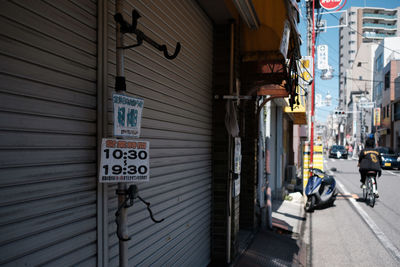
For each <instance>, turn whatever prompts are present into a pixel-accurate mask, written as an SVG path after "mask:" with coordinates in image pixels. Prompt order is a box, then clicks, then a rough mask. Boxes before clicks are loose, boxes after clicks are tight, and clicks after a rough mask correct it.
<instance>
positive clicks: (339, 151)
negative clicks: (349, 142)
mask: <svg viewBox="0 0 400 267" xmlns="http://www.w3.org/2000/svg"><path fill="white" fill-rule="evenodd" d="M347 157H348V153H347V149H346V148H345V147H344V146H340V145H333V146H331V148H330V149H329V158H336V159H340V158H343V159H347Z"/></svg>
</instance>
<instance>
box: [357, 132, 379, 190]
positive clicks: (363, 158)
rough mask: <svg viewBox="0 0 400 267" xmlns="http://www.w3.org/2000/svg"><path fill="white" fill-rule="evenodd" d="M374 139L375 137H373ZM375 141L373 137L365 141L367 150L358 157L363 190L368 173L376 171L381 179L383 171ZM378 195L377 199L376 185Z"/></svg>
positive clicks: (362, 151)
mask: <svg viewBox="0 0 400 267" xmlns="http://www.w3.org/2000/svg"><path fill="white" fill-rule="evenodd" d="M372 137H373V135H372ZM374 147H375V140H374V139H373V138H371V135H370V136H369V138H368V139H367V140H366V141H365V148H364V149H363V150H361V152H360V154H359V156H358V165H357V166H358V167H360V169H359V171H360V174H361V179H360V182H361V188H363V187H364V186H365V185H364V184H365V179H366V177H367V173H368V171H376V172H377V173H378V175H379V177H380V176H381V174H382V171H381V163H382V159H381V155H380V154H379V151H378V150H376V149H375V148H374ZM375 184H376V193H375V197H376V198H378V197H379V194H378V184H377V183H376V181H375Z"/></svg>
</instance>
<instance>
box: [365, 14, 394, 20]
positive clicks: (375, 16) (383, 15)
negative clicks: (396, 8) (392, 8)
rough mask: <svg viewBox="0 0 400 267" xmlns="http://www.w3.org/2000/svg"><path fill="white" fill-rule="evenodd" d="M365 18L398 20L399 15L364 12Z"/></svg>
mask: <svg viewBox="0 0 400 267" xmlns="http://www.w3.org/2000/svg"><path fill="white" fill-rule="evenodd" d="M363 18H371V19H386V20H396V19H397V16H396V15H385V14H375V13H364V14H363Z"/></svg>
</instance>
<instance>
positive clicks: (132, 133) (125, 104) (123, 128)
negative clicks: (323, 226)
mask: <svg viewBox="0 0 400 267" xmlns="http://www.w3.org/2000/svg"><path fill="white" fill-rule="evenodd" d="M112 98H113V106H114V136H129V137H140V126H141V121H142V110H143V104H144V101H143V99H141V98H135V97H130V96H126V95H119V94H113V97H112Z"/></svg>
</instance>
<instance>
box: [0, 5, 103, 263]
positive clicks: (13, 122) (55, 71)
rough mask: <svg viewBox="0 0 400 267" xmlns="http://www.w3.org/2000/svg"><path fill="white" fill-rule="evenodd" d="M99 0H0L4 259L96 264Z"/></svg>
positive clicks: (0, 234) (0, 231)
mask: <svg viewBox="0 0 400 267" xmlns="http://www.w3.org/2000/svg"><path fill="white" fill-rule="evenodd" d="M96 10H97V7H96V3H95V2H94V1H89V0H88V1H81V0H79V1H78V0H76V1H74V0H71V1H51V0H49V1H23V0H15V1H0V25H1V31H0V81H1V82H0V265H1V266H38V265H41V266H44V265H51V266H67V265H75V266H76V265H83V266H96V264H97V263H96V256H97V255H96V253H97V248H96V245H97V232H96V231H97V223H96V187H97V178H96V64H97V63H96V57H97V51H96V44H97V43H96V42H97V40H96V38H97V37H96V34H97V29H96V27H97V26H96V23H97V21H96V12H97V11H96Z"/></svg>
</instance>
